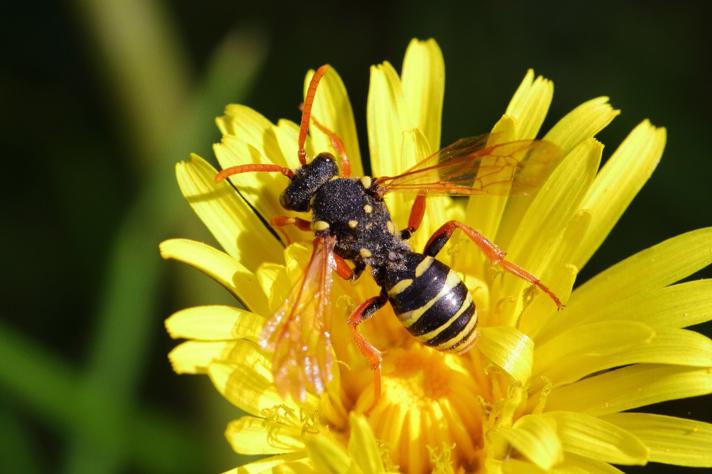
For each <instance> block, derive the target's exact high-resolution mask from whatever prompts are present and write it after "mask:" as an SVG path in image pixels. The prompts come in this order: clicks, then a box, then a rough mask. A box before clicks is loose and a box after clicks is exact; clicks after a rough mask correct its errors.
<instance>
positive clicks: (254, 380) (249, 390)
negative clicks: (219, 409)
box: [208, 341, 314, 418]
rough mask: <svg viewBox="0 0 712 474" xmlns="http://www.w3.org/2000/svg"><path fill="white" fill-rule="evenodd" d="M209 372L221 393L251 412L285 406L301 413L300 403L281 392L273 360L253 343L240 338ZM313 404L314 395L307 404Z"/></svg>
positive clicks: (263, 413)
mask: <svg viewBox="0 0 712 474" xmlns="http://www.w3.org/2000/svg"><path fill="white" fill-rule="evenodd" d="M208 373H209V375H210V379H211V380H212V382H213V384H214V385H215V388H216V389H217V390H218V392H220V394H222V396H223V397H225V398H226V399H227V400H229V401H230V402H231V403H232V404H234V405H235V406H237V407H239V408H241V409H242V410H244V411H246V412H247V413H250V414H252V415H255V416H265V413H266V412H271V411H273V410H275V407H280V406H282V407H288V408H290V409H291V410H293V411H294V412H295V416H296V417H297V418H298V416H299V412H298V409H297V407H296V405H294V404H293V403H292V402H291V401H289V400H284V399H282V398H281V397H280V396H279V394H278V393H277V389H276V387H275V386H274V383H273V379H272V364H271V361H270V360H269V358H267V357H266V356H264V355H263V354H262V353H261V352H260V351H259V349H258V348H257V346H256V345H255V344H253V343H251V342H248V341H237V342H236V343H235V345H234V347H233V349H232V351H231V352H230V353H229V354H227V355H226V356H225V357H223V360H222V361H219V362H213V363H212V364H210V366H209V368H208ZM313 404H314V398H313V397H308V398H307V404H306V405H305V406H313Z"/></svg>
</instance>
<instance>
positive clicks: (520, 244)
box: [497, 139, 603, 273]
mask: <svg viewBox="0 0 712 474" xmlns="http://www.w3.org/2000/svg"><path fill="white" fill-rule="evenodd" d="M602 152H603V145H601V144H600V143H599V142H597V141H596V140H594V139H589V140H586V141H585V142H583V143H581V144H580V145H579V146H577V147H576V148H575V149H574V150H573V151H571V152H570V153H569V154H568V155H567V156H566V157H565V158H564V160H563V161H562V162H561V163H560V164H559V165H558V166H557V167H556V169H555V170H554V172H553V173H552V174H551V176H550V177H549V179H547V181H546V182H545V183H544V185H543V186H542V187H541V189H540V190H539V191H538V192H537V193H536V195H535V196H534V198H533V199H532V200H531V201H530V202H529V203H527V202H526V201H525V200H524V199H518V200H516V201H511V202H510V203H509V205H508V206H507V211H506V213H505V215H504V217H503V219H502V223H501V225H500V229H499V233H498V235H497V242H498V244H499V245H501V246H503V248H504V249H505V250H506V251H507V253H508V255H509V256H510V259H511V260H514V261H516V262H517V263H518V264H520V265H524V266H525V268H527V270H529V271H531V272H535V273H536V272H537V271H538V270H539V268H541V267H543V266H545V265H543V264H544V263H545V261H546V260H547V258H546V257H549V256H551V252H553V250H554V249H555V248H556V247H555V244H557V243H558V242H559V239H558V238H557V237H559V236H560V235H561V234H562V233H563V231H564V229H565V228H566V226H568V224H569V222H570V221H571V219H572V218H573V217H574V215H575V214H576V211H578V208H579V206H580V203H581V202H582V200H583V198H584V196H585V195H586V191H587V190H588V187H589V186H590V185H591V183H592V182H593V180H594V176H595V175H596V171H597V170H598V165H599V163H600V161H601V153H602ZM521 197H522V198H525V199H526V198H527V196H521ZM534 262H537V263H536V264H535V265H533V263H534ZM567 263H568V262H567Z"/></svg>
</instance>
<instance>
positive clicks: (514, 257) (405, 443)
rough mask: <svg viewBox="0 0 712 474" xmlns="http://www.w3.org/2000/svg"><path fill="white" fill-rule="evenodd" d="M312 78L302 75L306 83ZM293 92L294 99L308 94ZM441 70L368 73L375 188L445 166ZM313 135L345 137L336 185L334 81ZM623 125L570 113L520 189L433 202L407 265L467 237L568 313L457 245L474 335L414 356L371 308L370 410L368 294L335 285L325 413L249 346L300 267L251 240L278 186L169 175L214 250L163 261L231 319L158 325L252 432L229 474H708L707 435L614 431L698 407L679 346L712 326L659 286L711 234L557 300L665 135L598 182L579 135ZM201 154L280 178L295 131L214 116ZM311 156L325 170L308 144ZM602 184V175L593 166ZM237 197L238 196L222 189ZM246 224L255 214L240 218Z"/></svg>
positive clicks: (397, 204)
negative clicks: (437, 163) (211, 148)
mask: <svg viewBox="0 0 712 474" xmlns="http://www.w3.org/2000/svg"><path fill="white" fill-rule="evenodd" d="M310 74H311V73H310ZM310 74H308V75H307V81H308V80H309V78H310ZM443 91H444V64H443V60H442V55H441V52H440V50H439V48H438V46H437V45H436V43H435V42H434V41H432V40H429V41H425V42H421V41H415V40H414V41H413V42H412V43H411V44H410V46H409V48H408V51H407V52H406V56H405V60H404V63H403V68H402V73H401V74H400V76H399V75H398V73H397V72H396V71H395V69H394V68H393V67H392V66H391V65H390V64H388V63H383V64H380V65H378V66H374V67H373V68H372V69H371V86H370V91H369V96H368V108H367V115H368V139H369V141H368V143H369V152H370V153H369V155H370V157H371V166H372V169H373V174H374V176H393V175H397V174H399V173H402V172H403V171H405V170H406V169H407V168H409V167H410V166H412V165H413V164H415V163H417V162H418V161H420V160H421V159H423V158H424V157H426V156H428V155H430V154H431V153H432V152H434V151H436V150H437V149H438V148H439V147H440V115H441V109H442V100H443ZM552 95H553V86H552V84H551V82H549V81H548V80H546V79H544V78H542V77H535V76H534V73H533V72H532V71H529V72H528V73H527V74H526V76H525V78H524V80H523V82H522V84H521V85H520V86H519V88H518V89H517V91H516V92H515V94H514V97H513V98H512V100H511V102H510V104H509V106H508V107H507V109H506V111H505V114H504V115H503V116H502V118H501V119H500V120H499V121H498V122H497V123H496V124H495V125H494V127H493V132H494V133H493V135H492V136H493V137H495V139H496V140H497V141H498V142H505V141H514V140H525V139H533V138H535V137H537V136H540V135H541V134H540V128H541V125H542V123H543V121H544V118H545V116H546V114H547V110H548V107H549V104H550V102H551V100H552ZM313 113H314V116H315V117H317V118H318V119H319V121H320V122H321V123H322V124H324V125H325V126H326V127H327V128H329V129H331V130H333V131H334V132H336V133H337V134H338V135H339V136H340V137H341V138H342V140H343V142H344V147H345V150H346V151H347V153H348V155H349V158H350V160H351V166H352V169H353V174H354V175H356V176H360V175H361V174H362V170H363V166H362V162H361V156H360V153H359V149H358V141H357V137H356V128H355V124H354V120H353V116H352V112H351V106H350V103H349V99H348V97H347V95H346V92H345V88H344V85H343V83H342V82H341V79H340V78H339V76H338V75H337V74H336V73H335V72H334V71H331V72H329V73H328V74H327V75H326V76H325V77H324V79H323V81H322V84H321V85H320V87H319V90H318V92H317V96H316V100H315V103H314V109H313ZM617 114H618V111H616V110H614V109H613V108H612V107H611V106H610V105H609V104H608V99H607V98H605V97H602V98H596V99H593V100H590V101H588V102H585V103H583V104H582V105H580V106H579V107H577V108H576V109H574V110H573V111H571V112H570V113H569V114H567V115H566V116H565V117H564V118H562V119H561V120H560V121H559V122H558V123H557V124H556V125H554V126H553V127H552V128H551V129H550V130H549V131H548V132H546V133H545V134H543V135H541V136H542V137H543V139H544V140H546V141H548V142H551V143H554V144H555V145H557V146H558V147H559V148H560V149H561V151H562V152H563V159H562V160H561V162H560V164H558V166H557V167H556V169H555V170H554V171H553V172H552V173H551V175H550V176H549V177H548V179H547V180H546V182H545V183H543V185H542V186H541V187H540V188H539V189H538V191H537V192H534V193H530V194H528V195H525V196H509V195H506V194H504V195H489V194H482V195H476V196H472V197H470V198H468V199H466V200H456V199H452V198H450V197H438V198H432V199H430V198H429V200H428V207H427V211H426V215H425V217H424V220H423V223H422V225H421V227H420V228H419V230H418V232H417V233H416V234H415V235H414V236H413V239H412V240H411V243H412V245H413V247H414V248H415V249H421V248H422V247H423V245H424V244H425V242H426V241H427V240H428V237H429V236H430V235H431V234H432V232H433V231H435V230H436V229H437V228H438V227H439V226H440V225H441V224H442V223H444V222H446V221H447V220H452V219H456V220H460V221H463V222H465V223H466V224H468V225H470V226H472V227H474V228H476V229H477V230H479V231H480V232H481V233H483V234H484V235H486V236H488V237H490V238H491V239H492V240H494V241H495V242H497V244H498V245H499V246H500V247H502V248H503V249H505V250H507V252H508V259H509V260H511V261H513V262H516V263H517V264H519V265H520V266H522V267H524V268H526V269H527V270H528V271H530V272H531V273H533V274H535V275H537V276H538V277H540V279H541V280H542V281H544V282H545V283H546V284H547V285H548V286H549V287H550V288H551V289H552V290H553V291H554V292H555V293H556V294H557V295H559V297H561V298H562V300H564V302H565V303H566V305H567V306H566V309H565V310H563V311H558V312H557V311H556V308H555V306H554V305H553V304H552V303H551V301H550V300H549V299H548V297H547V296H546V295H544V294H543V293H541V292H538V291H535V290H533V289H532V287H531V286H530V285H529V284H528V283H527V282H526V281H523V280H521V279H519V278H516V277H514V276H512V275H510V274H507V273H504V272H502V271H501V270H500V268H499V267H498V266H496V265H492V264H491V263H490V262H489V261H488V260H487V259H486V258H485V257H484V256H483V255H481V254H480V253H478V252H477V251H476V248H475V247H474V246H473V245H472V243H471V242H470V241H469V240H468V239H465V238H462V237H458V238H453V239H452V240H451V242H450V243H449V244H448V246H447V247H446V249H445V251H443V252H441V253H440V254H439V255H438V259H440V260H441V261H442V262H443V263H445V264H447V265H449V266H450V267H452V268H453V269H454V270H456V271H457V272H458V273H459V275H460V276H461V277H462V279H463V281H464V282H465V283H466V285H467V287H468V289H469V291H470V294H471V296H472V298H473V300H474V302H475V304H476V307H477V311H478V317H479V324H480V326H479V328H480V329H479V331H480V336H479V339H478V341H477V343H476V344H475V346H474V348H473V349H472V350H470V351H469V352H468V353H466V354H464V355H457V354H453V353H443V352H438V351H436V350H434V349H431V348H428V347H426V346H424V345H422V344H421V343H419V342H418V341H416V340H415V339H414V338H413V337H412V336H410V335H409V333H408V332H407V331H406V330H405V329H404V327H403V326H402V325H401V324H400V323H399V322H398V320H397V319H396V317H395V316H394V314H393V311H392V309H391V308H390V306H388V305H387V306H385V307H384V308H383V309H382V310H380V311H379V312H378V313H376V315H375V316H374V317H373V318H372V319H371V320H369V321H367V322H365V323H364V324H363V325H362V333H363V334H364V335H365V337H366V338H367V339H368V341H370V342H371V343H372V344H373V345H374V346H375V347H377V348H378V349H379V350H381V351H382V352H383V376H382V385H383V386H382V394H381V397H380V398H379V399H378V400H377V401H375V404H374V399H373V393H374V392H373V384H374V378H373V374H372V371H371V370H370V368H369V367H368V364H367V363H366V361H365V360H364V359H363V357H362V356H361V354H360V353H359V351H358V350H357V348H356V347H354V344H353V343H352V341H351V337H350V335H349V331H348V328H347V327H346V324H344V323H345V321H346V319H347V317H348V315H349V314H350V312H351V310H352V309H353V308H354V307H355V306H356V305H358V304H359V303H361V302H363V301H364V300H366V299H367V298H369V297H372V296H374V295H377V294H378V292H379V288H378V286H377V285H376V284H375V283H374V282H373V280H372V279H370V278H369V277H368V276H364V277H362V278H361V279H360V280H359V281H358V282H357V283H356V284H353V283H349V282H345V281H342V280H339V279H337V278H335V279H334V284H333V289H332V294H331V302H332V320H331V321H330V324H331V338H332V342H333V346H334V351H335V355H336V360H338V362H339V363H338V364H336V365H335V368H334V370H333V379H332V380H331V382H330V384H329V385H328V387H326V391H325V393H323V394H322V395H321V396H315V395H313V394H307V396H306V397H305V400H304V401H303V402H297V401H295V400H293V399H291V398H289V397H288V398H283V397H282V396H281V395H280V394H279V392H278V390H277V388H276V387H275V384H274V380H273V375H272V370H271V366H272V360H271V354H270V353H269V352H268V351H264V350H263V349H261V348H260V346H259V344H258V341H259V337H260V333H261V330H262V327H263V325H264V324H265V321H266V320H268V319H269V318H270V316H271V315H272V314H273V313H274V312H275V311H276V310H277V309H278V308H279V307H280V305H281V304H282V302H283V301H284V300H285V298H286V297H287V294H288V293H289V290H290V288H291V287H292V286H293V285H294V283H295V282H296V281H297V280H298V278H299V275H300V274H301V272H302V269H303V268H304V266H305V265H306V263H307V260H308V258H309V251H310V248H309V246H308V245H307V244H306V243H305V242H306V241H307V240H308V239H309V238H310V237H311V236H310V235H309V234H308V233H305V232H302V231H299V230H294V229H286V230H285V234H286V239H289V242H294V243H292V244H291V245H288V246H286V248H285V247H284V245H285V243H286V242H287V240H286V239H285V240H283V241H280V239H279V238H278V237H276V234H274V233H272V232H270V231H269V229H267V228H266V227H265V226H264V224H263V221H262V220H261V219H260V216H261V217H262V218H263V219H265V220H269V219H270V218H271V217H272V216H274V215H281V214H284V213H285V211H284V210H283V209H282V208H281V207H280V204H279V202H280V201H279V195H280V193H281V191H282V190H283V189H284V187H285V186H286V180H285V178H284V177H283V176H280V175H269V174H242V175H236V176H233V177H232V178H231V181H232V185H233V186H234V188H233V186H231V185H230V183H227V182H220V183H215V181H214V179H213V178H214V176H215V174H216V170H215V169H214V168H213V167H212V166H210V165H209V164H208V163H207V162H206V161H204V160H203V159H201V158H199V157H197V156H193V157H191V160H190V161H188V162H185V163H180V164H179V165H178V168H177V175H178V182H179V185H180V188H181V190H182V192H183V194H184V196H185V197H186V199H187V200H188V201H189V203H190V204H191V206H192V207H193V209H194V210H195V211H196V213H197V214H198V215H199V217H200V218H201V219H202V220H203V221H204V222H205V224H206V225H207V226H208V228H209V229H210V230H211V231H212V233H213V235H214V236H215V237H216V239H217V240H218V242H219V243H220V245H221V246H222V248H223V250H224V251H220V250H216V249H214V248H213V247H210V246H208V245H206V244H202V243H198V242H194V241H189V240H181V239H174V240H168V241H166V242H163V243H162V244H161V252H162V255H163V256H164V257H165V258H173V259H177V260H180V261H183V262H185V263H188V264H190V265H192V266H194V267H196V268H199V269H200V270H202V271H204V272H205V273H207V274H208V275H210V276H211V277H212V278H214V279H215V280H217V281H218V282H219V283H221V284H222V285H223V286H224V287H226V288H227V289H228V290H229V291H230V292H232V293H233V294H234V295H235V297H236V298H237V299H238V300H239V301H240V302H241V303H242V304H243V306H244V307H245V308H246V309H240V308H237V307H227V306H202V307H196V308H190V309H186V310H183V311H179V312H178V313H176V314H174V315H173V316H171V317H170V318H169V319H168V320H167V322H166V325H167V328H168V331H169V332H170V334H171V335H172V336H173V337H176V338H185V339H188V341H186V342H183V343H182V344H180V345H179V346H178V347H176V348H175V349H174V350H173V351H172V352H171V354H170V359H171V361H172V363H173V366H174V369H175V370H176V371H177V372H179V373H203V374H207V375H209V377H210V378H211V380H212V381H213V383H214V385H215V387H216V388H217V389H218V391H219V392H220V393H221V394H222V395H223V396H225V397H226V398H227V399H228V400H230V401H231V402H232V403H234V404H235V405H236V406H237V407H239V408H240V409H242V410H244V411H245V412H246V413H247V415H246V416H243V417H242V418H240V419H238V420H236V421H234V422H232V423H231V424H230V425H229V426H228V429H227V433H226V434H227V438H228V441H229V442H230V443H231V444H232V446H233V447H234V449H235V451H237V452H238V453H243V454H261V455H268V456H269V457H266V458H265V459H262V460H260V461H256V462H253V463H251V464H248V465H245V466H242V467H241V468H238V471H239V472H261V471H266V470H270V469H272V468H275V467H277V466H281V467H282V468H284V469H287V470H289V469H292V470H311V471H315V472H347V471H349V472H364V473H369V472H386V471H399V470H400V471H403V472H414V473H420V472H429V471H433V470H435V471H439V472H494V473H498V472H512V471H515V472H519V471H525V470H526V472H539V471H542V472H543V471H546V470H554V471H556V470H559V471H560V472H568V471H570V470H574V469H576V468H578V469H582V470H583V471H586V472H590V471H594V472H616V469H615V468H613V467H612V466H611V464H621V465H630V464H646V463H647V462H663V463H670V464H679V465H686V466H707V467H709V466H712V455H710V453H711V452H712V425H711V424H707V423H703V422H699V421H694V420H687V419H681V418H674V417H669V416H662V415H655V414H651V413H640V412H635V413H634V412H629V411H628V410H631V409H637V408H640V407H644V406H646V405H650V404H653V403H657V402H661V401H665V400H672V399H678V398H684V397H691V396H697V395H703V394H709V393H712V342H711V341H710V340H709V339H708V338H706V337H704V336H703V335H701V334H699V333H697V332H694V331H691V330H687V329H684V328H685V327H688V326H691V325H694V324H698V323H701V322H705V321H708V320H709V319H710V318H711V317H712V313H711V312H710V305H711V303H712V299H711V298H710V294H712V292H711V291H710V290H711V289H712V285H710V282H708V281H692V282H685V283H676V282H678V281H680V280H681V279H683V278H685V277H687V276H689V275H691V274H692V273H694V272H695V271H697V270H698V269H700V268H702V267H704V266H706V265H708V264H709V263H710V262H712V229H701V230H698V231H694V232H690V233H687V234H684V235H681V236H678V237H675V238H672V239H670V240H668V241H665V242H663V243H661V244H659V245H656V246H654V247H651V248H649V249H647V250H644V251H642V252H640V253H638V254H636V255H634V256H632V257H630V258H628V259H626V260H624V261H622V262H620V263H619V264H617V265H615V266H613V267H611V268H610V269H608V270H606V271H604V272H602V273H601V274H599V275H598V276H596V277H594V278H592V279H591V280H589V281H587V282H585V283H584V284H582V285H580V286H578V287H577V288H576V289H575V290H574V289H573V287H574V283H575V280H576V276H577V274H578V272H579V270H580V268H581V267H582V266H583V265H584V264H585V263H586V262H587V261H588V260H589V258H590V257H591V255H592V254H593V253H594V251H595V250H596V249H597V248H598V246H599V245H600V244H601V242H602V241H603V240H604V238H605V237H606V235H607V234H608V233H609V232H610V230H611V228H612V227H613V225H614V224H615V222H616V221H617V220H618V218H619V217H620V216H621V215H622V213H623V211H624V210H625V208H626V207H627V206H628V204H629V203H630V201H631V200H632V199H633V197H634V196H635V194H636V193H637V192H638V191H639V189H640V188H641V186H642V185H643V184H644V183H645V181H646V180H647V179H648V177H649V176H650V174H651V173H652V171H653V170H654V168H655V166H656V164H657V162H658V161H659V159H660V157H661V154H662V151H663V148H664V145H665V130H664V129H659V128H656V127H654V126H652V125H651V124H650V123H649V122H648V121H643V122H642V123H641V124H640V125H638V126H637V127H636V128H635V129H634V130H633V131H632V132H631V133H630V135H629V136H628V137H627V138H626V139H625V140H624V142H623V143H622V144H621V145H620V146H619V147H618V149H617V150H616V151H615V152H614V153H613V154H612V155H611V156H610V158H609V159H608V161H607V162H606V164H605V165H604V166H603V167H600V162H601V158H602V153H603V146H602V145H601V143H599V142H598V141H597V140H596V139H595V138H594V137H595V135H596V134H597V133H598V132H599V131H600V130H601V129H603V128H604V127H605V126H606V125H607V124H608V123H609V122H610V121H611V120H613V119H614V118H615V116H616V115H617ZM218 126H219V128H220V130H221V132H222V133H223V138H222V141H221V143H220V144H217V145H215V153H216V156H217V158H218V161H220V164H221V166H222V167H223V168H227V167H230V166H235V165H240V164H249V163H275V164H278V165H280V166H285V167H289V168H297V167H298V166H299V164H298V161H297V154H296V150H297V134H298V127H297V125H296V124H294V123H292V122H290V121H287V120H280V121H279V122H278V123H277V124H272V123H271V122H269V121H268V120H267V119H265V118H264V117H263V116H261V115H260V114H258V113H257V112H255V111H253V110H251V109H249V108H247V107H245V106H241V105H230V106H228V107H227V109H226V113H225V115H224V116H223V117H221V118H219V119H218ZM306 149H307V155H308V156H312V157H313V156H315V155H316V154H317V153H318V152H320V151H324V150H327V151H332V152H334V151H335V150H333V148H332V143H331V141H330V139H329V137H328V136H327V135H326V134H324V133H323V132H322V131H321V130H320V129H319V128H318V127H315V126H312V127H311V129H310V135H309V138H308V140H307V145H306ZM599 168H600V169H599ZM235 189H237V190H238V191H235ZM386 202H387V204H388V206H389V209H390V211H391V214H392V216H393V218H394V221H395V222H396V224H397V225H399V226H400V227H401V228H405V227H406V225H407V219H408V213H409V209H410V206H411V205H412V199H402V198H400V197H399V198H394V197H392V196H388V197H386ZM253 209H254V210H256V212H257V213H258V214H259V216H258V215H256V214H255V212H254V211H253Z"/></svg>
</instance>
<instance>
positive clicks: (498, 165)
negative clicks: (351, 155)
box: [376, 135, 562, 196]
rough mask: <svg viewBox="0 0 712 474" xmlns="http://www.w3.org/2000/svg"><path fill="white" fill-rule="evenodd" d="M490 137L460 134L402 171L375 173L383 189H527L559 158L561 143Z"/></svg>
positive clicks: (541, 179) (502, 191) (500, 191)
mask: <svg viewBox="0 0 712 474" xmlns="http://www.w3.org/2000/svg"><path fill="white" fill-rule="evenodd" d="M490 138H491V135H480V136H477V137H469V138H462V139H460V140H458V141H456V142H455V143H453V144H451V145H449V146H447V147H445V148H443V149H442V150H440V151H438V152H436V153H433V154H432V155H430V156H428V157H427V158H425V159H424V160H422V161H421V162H419V163H417V164H416V165H415V166H413V167H412V168H411V169H409V170H408V171H406V172H405V173H403V174H400V175H398V176H387V177H381V178H378V179H377V180H376V182H377V183H378V185H379V187H380V192H381V194H386V193H389V192H394V191H404V192H414V193H422V194H447V195H461V196H469V195H473V194H494V195H505V194H528V193H531V192H533V191H535V190H536V189H537V188H538V187H539V186H541V184H542V183H543V182H544V181H546V179H547V178H548V177H549V175H550V174H551V171H552V170H553V169H554V168H555V167H556V165H557V164H558V163H559V162H560V161H561V158H562V153H561V150H560V149H559V147H557V146H556V145H554V144H553V143H550V142H546V141H543V140H519V141H513V142H507V143H499V144H495V145H488V142H489V141H490Z"/></svg>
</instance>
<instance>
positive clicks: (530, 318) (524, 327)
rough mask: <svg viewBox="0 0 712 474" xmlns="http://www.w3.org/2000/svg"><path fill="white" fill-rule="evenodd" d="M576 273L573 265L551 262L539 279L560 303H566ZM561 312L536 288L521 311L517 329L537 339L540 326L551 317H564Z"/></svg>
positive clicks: (547, 296)
mask: <svg viewBox="0 0 712 474" xmlns="http://www.w3.org/2000/svg"><path fill="white" fill-rule="evenodd" d="M577 274H578V271H577V269H576V267H574V266H573V265H561V264H552V265H550V266H549V267H548V268H547V270H546V271H545V272H544V273H543V274H542V275H541V276H540V279H541V281H543V282H544V283H545V284H546V286H547V287H548V288H549V289H550V290H551V291H553V292H554V294H555V295H556V296H557V297H558V298H559V299H560V300H561V302H562V303H564V304H566V302H567V301H568V300H569V298H570V297H571V291H572V290H573V288H574V283H575V282H576V275H577ZM562 313H563V311H557V310H555V309H554V308H553V307H552V305H551V298H550V297H549V295H547V294H545V293H543V292H541V291H538V290H537V291H536V294H535V295H534V298H533V299H532V301H531V303H529V304H527V306H526V307H525V308H524V311H522V316H521V317H520V318H519V323H518V327H519V330H520V331H522V332H523V333H526V334H527V335H528V336H529V337H531V338H533V339H535V340H537V341H538V339H539V338H538V334H539V331H540V330H541V328H542V326H543V325H544V324H546V323H547V322H548V321H549V320H550V319H552V318H562V317H566V316H564V315H562Z"/></svg>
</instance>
